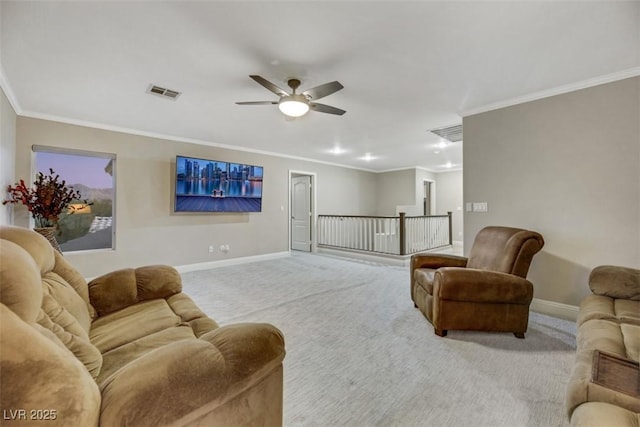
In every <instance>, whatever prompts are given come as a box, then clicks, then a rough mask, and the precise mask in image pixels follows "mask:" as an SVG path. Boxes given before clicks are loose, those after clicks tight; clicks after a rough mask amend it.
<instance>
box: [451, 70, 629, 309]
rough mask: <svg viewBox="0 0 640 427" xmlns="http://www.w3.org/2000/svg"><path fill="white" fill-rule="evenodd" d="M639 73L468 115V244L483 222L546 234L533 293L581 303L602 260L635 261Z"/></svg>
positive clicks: (534, 269)
mask: <svg viewBox="0 0 640 427" xmlns="http://www.w3.org/2000/svg"><path fill="white" fill-rule="evenodd" d="M639 104H640V77H635V78H630V79H625V80H621V81H618V82H614V83H608V84H604V85H600V86H596V87H592V88H588V89H583V90H579V91H575V92H571V93H567V94H562V95H558V96H553V97H549V98H545V99H540V100H537V101H533V102H527V103H524V104H520V105H516V106H512V107H508V108H503V109H499V110H495V111H490V112H486V113H482V114H477V115H474V116H470V117H465V118H464V122H463V124H464V135H465V143H464V200H465V202H488V204H489V212H487V213H466V214H465V220H464V229H465V251H466V252H468V251H469V248H470V247H471V244H472V242H473V238H474V236H475V235H476V233H477V232H478V230H480V228H482V227H484V226H486V225H490V224H496V225H508V226H515V227H523V228H529V229H533V230H537V231H539V232H540V233H542V235H543V236H544V238H545V241H546V243H545V247H544V249H543V251H542V252H541V253H540V254H538V255H537V256H536V258H534V261H533V264H532V267H531V270H530V272H529V278H530V279H531V280H532V282H533V283H534V287H535V298H539V299H542V300H549V301H554V302H558V303H564V304H569V305H577V304H578V303H579V301H580V299H581V298H582V297H584V296H585V295H586V294H588V293H589V289H588V285H587V279H588V275H589V272H590V270H591V269H592V268H593V267H595V266H597V265H601V264H617V265H626V266H631V267H636V268H640V131H639V126H640V124H639V123H640V108H639Z"/></svg>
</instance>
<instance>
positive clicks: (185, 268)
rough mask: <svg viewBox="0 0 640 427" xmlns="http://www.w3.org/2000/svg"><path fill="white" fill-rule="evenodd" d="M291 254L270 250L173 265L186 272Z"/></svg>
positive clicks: (181, 271) (284, 256)
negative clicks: (262, 252) (257, 253)
mask: <svg viewBox="0 0 640 427" xmlns="http://www.w3.org/2000/svg"><path fill="white" fill-rule="evenodd" d="M288 256H291V253H290V252H289V251H286V252H272V253H268V254H262V255H252V256H245V257H238V258H229V259H221V260H217V261H207V262H198V263H195V264H186V265H177V266H174V268H175V269H176V270H178V272H179V273H188V272H190V271H199V270H209V269H212V268H219V267H227V266H230V265H239V264H248V263H250V262H258V261H269V260H272V259H278V258H286V257H288Z"/></svg>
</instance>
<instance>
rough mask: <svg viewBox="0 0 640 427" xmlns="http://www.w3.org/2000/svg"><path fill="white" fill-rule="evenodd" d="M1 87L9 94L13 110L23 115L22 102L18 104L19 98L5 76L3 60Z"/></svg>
mask: <svg viewBox="0 0 640 427" xmlns="http://www.w3.org/2000/svg"><path fill="white" fill-rule="evenodd" d="M0 88H1V89H2V91H3V92H4V94H5V95H6V96H7V99H8V100H9V104H11V107H12V108H13V111H15V113H16V114H17V115H21V114H22V108H20V104H18V98H16V95H15V94H14V93H13V90H12V89H11V86H10V85H9V82H8V81H7V79H6V77H5V72H4V68H3V67H2V62H0Z"/></svg>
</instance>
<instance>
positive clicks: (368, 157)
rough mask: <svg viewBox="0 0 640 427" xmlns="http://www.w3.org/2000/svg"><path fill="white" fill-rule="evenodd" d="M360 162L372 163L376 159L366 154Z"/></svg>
mask: <svg viewBox="0 0 640 427" xmlns="http://www.w3.org/2000/svg"><path fill="white" fill-rule="evenodd" d="M360 160H364V161H365V162H370V161H371V160H375V157H373V156H372V155H371V153H366V154H365V155H364V156H363V157H360Z"/></svg>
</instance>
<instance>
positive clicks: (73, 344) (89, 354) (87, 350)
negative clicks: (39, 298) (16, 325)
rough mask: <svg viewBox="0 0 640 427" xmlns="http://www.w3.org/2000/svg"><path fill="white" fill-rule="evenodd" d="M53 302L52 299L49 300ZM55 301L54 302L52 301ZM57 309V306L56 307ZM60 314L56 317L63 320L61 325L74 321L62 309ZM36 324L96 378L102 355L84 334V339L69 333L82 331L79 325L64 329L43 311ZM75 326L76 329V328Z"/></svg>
mask: <svg viewBox="0 0 640 427" xmlns="http://www.w3.org/2000/svg"><path fill="white" fill-rule="evenodd" d="M49 299H50V300H53V298H50V297H49ZM53 301H55V300H53ZM58 307H59V306H58ZM60 310H61V311H60V312H59V313H58V315H57V316H56V318H57V319H58V320H60V318H64V322H63V323H68V321H69V320H72V321H75V319H73V316H71V315H70V314H69V313H67V312H66V310H64V309H63V308H62V307H60ZM37 322H38V324H39V325H40V326H42V327H43V328H45V329H47V330H49V331H51V332H53V334H54V335H55V336H56V337H57V338H58V339H59V340H60V342H62V344H64V346H65V347H66V348H67V349H68V350H70V351H71V352H72V353H73V355H74V356H75V357H76V358H78V360H80V362H82V364H83V365H84V366H85V368H86V369H87V371H89V373H90V374H91V376H92V377H93V378H97V376H98V374H99V373H100V368H101V367H102V355H101V354H100V352H99V351H98V349H97V348H96V347H95V346H94V345H92V344H91V343H90V342H89V338H88V337H87V336H86V334H84V337H83V336H81V335H78V334H76V333H73V332H71V330H78V329H79V330H80V331H82V332H84V331H83V330H82V328H81V327H80V325H77V322H76V325H73V323H71V324H70V326H71V327H70V328H68V329H67V328H64V327H63V326H61V325H60V324H59V323H57V322H55V321H53V320H52V319H51V317H50V316H48V315H47V313H46V312H45V310H41V311H40V314H39V315H38V319H37ZM76 326H77V327H76Z"/></svg>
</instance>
